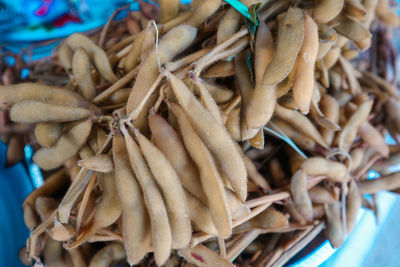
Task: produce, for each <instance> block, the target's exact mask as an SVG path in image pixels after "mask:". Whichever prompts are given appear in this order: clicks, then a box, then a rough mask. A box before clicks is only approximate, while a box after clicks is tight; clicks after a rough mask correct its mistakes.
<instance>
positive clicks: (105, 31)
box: [99, 5, 129, 48]
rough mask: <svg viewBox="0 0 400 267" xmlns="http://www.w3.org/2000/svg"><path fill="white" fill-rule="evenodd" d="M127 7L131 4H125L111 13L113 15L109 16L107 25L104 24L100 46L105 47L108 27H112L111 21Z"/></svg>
mask: <svg viewBox="0 0 400 267" xmlns="http://www.w3.org/2000/svg"><path fill="white" fill-rule="evenodd" d="M126 8H129V5H125V6H123V7H119V8H117V9H116V10H115V11H114V12H113V13H112V14H111V16H110V17H109V18H108V21H107V23H106V25H104V27H103V30H102V31H101V34H100V39H99V46H100V48H103V45H104V41H105V40H106V36H107V32H108V29H109V28H110V26H111V23H112V22H113V21H114V18H115V16H116V15H117V14H118V13H119V12H120V11H121V10H124V9H126Z"/></svg>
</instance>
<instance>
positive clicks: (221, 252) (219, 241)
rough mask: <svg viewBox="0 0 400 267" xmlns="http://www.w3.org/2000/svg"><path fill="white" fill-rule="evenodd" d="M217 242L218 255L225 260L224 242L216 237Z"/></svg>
mask: <svg viewBox="0 0 400 267" xmlns="http://www.w3.org/2000/svg"><path fill="white" fill-rule="evenodd" d="M217 242H218V248H219V255H221V257H222V258H224V259H226V247H225V240H224V239H223V238H222V237H220V236H218V237H217Z"/></svg>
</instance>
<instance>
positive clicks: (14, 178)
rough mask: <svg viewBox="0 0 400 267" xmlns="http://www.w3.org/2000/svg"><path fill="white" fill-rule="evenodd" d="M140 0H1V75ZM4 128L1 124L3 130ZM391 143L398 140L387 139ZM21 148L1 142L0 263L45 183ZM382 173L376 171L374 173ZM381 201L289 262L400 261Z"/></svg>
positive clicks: (399, 205)
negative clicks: (26, 204)
mask: <svg viewBox="0 0 400 267" xmlns="http://www.w3.org/2000/svg"><path fill="white" fill-rule="evenodd" d="M141 2H143V1H134V0H108V1H104V0H0V52H1V56H0V72H1V73H3V77H2V79H3V80H4V79H5V80H6V81H7V79H8V82H10V83H12V82H14V78H15V77H18V80H19V81H23V80H24V79H27V78H28V77H29V76H30V75H31V73H30V67H29V66H30V64H32V63H33V62H38V61H43V60H44V61H45V60H46V57H48V56H50V55H51V52H52V51H53V50H54V49H55V47H56V46H57V45H58V44H59V43H60V41H62V39H63V38H64V37H66V36H68V35H70V34H71V33H74V32H86V33H93V32H98V31H100V30H101V29H102V26H103V25H104V24H105V23H106V22H107V20H108V19H109V17H110V15H111V14H112V13H113V12H114V11H115V10H116V9H118V8H120V9H121V11H120V12H118V14H116V16H115V17H114V20H117V21H118V20H121V19H123V18H125V17H126V16H128V15H129V13H128V12H131V11H135V10H138V9H139V8H140V3H141ZM145 2H150V3H151V1H145ZM182 2H184V3H188V2H190V1H188V0H186V1H182ZM122 7H123V8H122ZM397 33H400V32H399V31H397ZM393 37H394V41H395V44H396V48H397V51H399V50H400V40H399V39H400V34H394V36H393ZM397 61H399V59H397ZM16 71H17V72H16ZM10 72H12V74H13V75H10V74H9V73H10ZM7 73H8V74H7ZM7 75H8V76H7ZM13 77H14V78H13ZM1 120H5V118H4V116H2V115H1V116H0V122H1ZM2 130H3V129H0V134H1V131H2ZM2 141H10V140H2ZM388 142H393V140H390V139H388ZM21 151H23V154H24V160H23V161H22V162H21V161H20V162H18V163H15V162H8V161H7V160H6V159H7V146H6V145H5V143H4V142H1V143H0V210H1V211H2V213H1V215H0V219H1V224H0V266H18V267H19V266H24V265H23V264H22V263H20V262H19V259H18V251H19V249H20V248H22V247H23V246H24V245H25V240H26V237H27V236H28V235H29V231H28V229H27V228H26V227H25V225H24V222H23V214H22V209H21V206H22V202H23V200H24V198H25V197H26V196H27V195H28V194H29V192H30V191H32V190H33V189H34V188H36V187H38V186H40V185H41V184H42V183H43V179H42V177H41V173H40V170H39V167H38V166H36V165H35V164H33V162H32V161H31V157H32V148H31V147H30V146H26V147H24V148H23V149H22V150H21ZM377 175H378V174H377V173H375V172H371V173H370V178H375V177H377ZM377 203H378V212H377V214H378V217H375V215H374V214H373V212H372V211H368V210H362V211H361V212H360V213H359V219H358V221H359V222H358V225H357V227H356V228H355V229H354V231H353V232H352V233H351V235H350V236H349V237H348V239H347V240H346V242H345V243H344V245H343V247H342V248H340V249H338V250H335V249H333V248H332V247H331V245H330V243H329V242H328V241H326V240H325V239H324V237H323V236H320V237H319V239H318V240H316V241H315V242H314V243H313V244H312V245H311V246H309V247H308V249H305V250H304V251H302V252H301V253H300V254H299V255H297V257H295V258H294V259H293V260H292V261H291V262H290V263H288V265H290V266H319V265H321V266H398V265H399V262H400V254H399V253H398V251H399V250H400V239H399V238H398V237H399V236H400V224H399V223H398V218H400V200H399V199H398V197H395V195H394V194H391V193H386V192H383V193H380V194H378V196H377Z"/></svg>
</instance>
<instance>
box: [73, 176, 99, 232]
mask: <svg viewBox="0 0 400 267" xmlns="http://www.w3.org/2000/svg"><path fill="white" fill-rule="evenodd" d="M96 176H97V175H96V174H94V175H93V176H92V178H90V180H89V183H88V184H87V186H86V190H85V193H84V194H83V198H82V201H81V205H80V207H79V210H78V216H77V217H76V232H77V233H78V232H79V230H80V227H81V223H82V217H83V213H84V212H85V210H86V207H87V204H88V201H89V197H90V194H91V193H92V190H93V186H94V183H95V182H96Z"/></svg>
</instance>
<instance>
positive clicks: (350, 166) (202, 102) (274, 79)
mask: <svg viewBox="0 0 400 267" xmlns="http://www.w3.org/2000/svg"><path fill="white" fill-rule="evenodd" d="M241 2H242V4H243V5H245V6H247V7H248V8H249V10H250V11H251V12H252V14H253V15H254V16H255V18H256V19H257V20H258V27H256V28H254V27H255V26H256V25H255V24H254V25H253V24H252V22H251V21H250V20H246V18H245V17H244V16H243V15H242V14H240V13H239V12H238V11H236V9H235V8H234V7H232V6H230V5H228V4H226V3H224V2H223V1H220V0H206V1H193V3H192V4H191V5H190V6H185V5H180V4H179V1H175V0H169V1H160V6H161V10H158V7H156V6H153V5H151V4H148V3H145V2H142V1H140V5H141V8H142V12H141V13H140V12H139V13H138V12H134V13H132V14H130V15H129V17H128V18H127V20H126V23H122V24H121V22H118V23H117V22H113V21H112V19H110V21H109V23H107V25H106V26H105V27H104V28H103V30H102V32H101V33H99V35H98V36H97V37H99V38H98V39H99V41H98V43H97V44H96V43H95V42H94V41H93V39H96V38H92V39H91V38H88V37H86V36H85V35H82V34H73V35H71V36H70V37H68V38H67V39H66V40H65V41H64V42H63V43H62V44H61V45H60V46H59V48H58V50H57V52H56V56H57V57H56V64H58V65H59V67H57V68H59V69H60V68H63V70H62V71H58V72H57V73H60V74H57V73H56V75H60V76H63V77H68V79H69V81H68V83H67V84H65V85H64V86H62V87H60V86H55V85H53V84H51V81H50V80H46V79H44V82H46V83H47V84H48V85H45V84H40V83H22V84H11V85H7V86H1V87H0V106H1V108H3V109H8V110H9V114H10V118H11V120H12V121H14V122H17V123H21V124H34V125H35V130H34V135H35V137H36V140H37V143H38V144H39V145H40V146H41V148H38V149H37V150H36V152H35V155H34V158H33V159H34V161H35V162H36V163H37V164H38V165H39V166H40V167H41V168H42V169H43V170H45V171H49V172H50V173H52V174H51V175H50V176H49V177H47V179H46V182H45V184H44V185H43V186H42V187H40V188H38V189H36V190H35V191H34V192H32V193H31V194H30V195H29V196H28V198H27V199H26V200H25V202H24V205H23V209H24V215H25V221H26V224H27V226H28V227H29V229H30V230H31V235H30V237H29V239H28V240H27V247H26V249H25V251H26V254H27V255H26V256H27V257H25V258H24V257H23V258H24V259H25V260H28V261H31V262H35V263H36V264H40V263H41V261H42V259H44V261H45V264H47V265H49V264H60V265H63V266H93V267H94V266H108V265H109V264H111V263H112V262H117V261H126V262H127V263H128V264H130V265H136V264H137V265H146V266H151V265H154V264H156V265H163V264H166V265H168V266H181V264H185V265H186V264H187V265H189V264H194V265H197V266H220V265H222V266H233V264H239V265H241V264H244V265H252V266H253V265H254V266H264V265H267V266H270V265H276V266H280V265H283V264H284V263H285V262H287V261H288V260H289V259H290V258H291V256H293V255H294V253H295V252H296V251H298V250H299V249H301V248H302V247H304V246H305V245H307V244H308V243H309V242H310V241H311V240H312V239H313V237H315V236H316V235H317V234H318V233H320V232H321V231H323V230H324V229H325V230H326V233H327V237H328V239H329V240H330V242H331V243H332V245H333V246H334V247H338V246H340V245H341V244H342V242H343V240H344V239H345V237H346V235H347V234H348V233H349V232H350V231H351V229H352V228H353V227H354V225H355V218H356V215H357V211H358V210H359V208H360V207H361V206H362V205H364V206H366V207H367V208H370V209H375V210H376V203H373V202H368V201H366V200H365V199H364V196H363V194H375V193H376V192H377V191H380V190H396V189H398V188H399V187H400V178H399V173H390V170H388V168H385V166H387V165H385V164H387V162H389V161H390V162H393V161H395V160H396V153H398V151H399V149H398V148H397V147H389V146H388V145H387V144H386V143H385V140H384V137H383V135H384V134H385V133H386V132H390V134H391V135H392V136H393V137H394V138H395V139H396V140H397V138H398V136H397V135H398V134H399V131H400V116H398V115H400V108H399V107H400V102H399V96H398V92H397V88H396V86H395V84H396V83H397V80H396V77H395V78H394V79H393V80H392V81H390V80H387V79H385V78H386V77H388V75H387V73H390V72H391V71H393V70H395V69H394V64H393V62H394V61H393V60H392V57H390V56H387V55H386V56H385V57H383V60H384V64H382V62H380V61H378V60H376V59H377V58H379V56H380V55H381V53H382V51H385V49H382V47H376V46H377V45H378V42H374V38H375V36H377V35H383V31H385V32H389V31H390V30H391V27H396V26H398V24H399V18H398V17H397V16H396V15H395V13H394V11H393V10H392V9H391V7H390V5H389V2H388V1H377V0H364V1H361V0H351V1H350V0H341V1H333V0H322V1H315V2H307V1H290V0H284V1H261V0H260V1H256V0H254V1H253V0H251V1H250V0H242V1H241ZM170 7H171V8H170ZM159 11H161V12H159ZM157 14H161V18H160V17H157ZM159 20H160V21H161V23H157V22H156V21H159ZM121 25H122V26H121ZM249 25H250V26H251V25H252V26H253V27H249V28H248V26H249ZM371 25H372V26H374V25H379V27H378V28H377V27H376V26H374V27H372V28H371ZM254 29H256V30H254ZM370 29H374V30H370ZM107 36H108V37H107ZM384 45H386V47H385V48H386V49H388V51H389V50H390V49H392V50H393V47H392V46H391V44H390V40H387V42H384ZM102 47H105V49H103V48H102ZM359 51H367V54H366V55H367V56H370V57H371V58H373V59H374V60H370V61H369V60H367V59H365V58H362V57H358V53H359ZM356 59H357V60H358V64H357V65H355V64H353V61H355V60H356ZM391 68H392V69H391ZM397 159H398V157H397ZM374 165H375V166H378V167H379V166H380V167H381V168H380V170H381V172H382V174H383V175H384V176H382V177H381V178H379V179H376V180H367V179H366V176H367V173H368V171H369V170H370V169H371V168H373V166H374ZM378 169H379V168H378ZM61 243H62V246H61ZM121 243H122V245H121ZM21 255H22V256H23V255H24V253H22V254H21ZM54 255H58V257H55V256H54ZM42 256H43V257H42Z"/></svg>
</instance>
